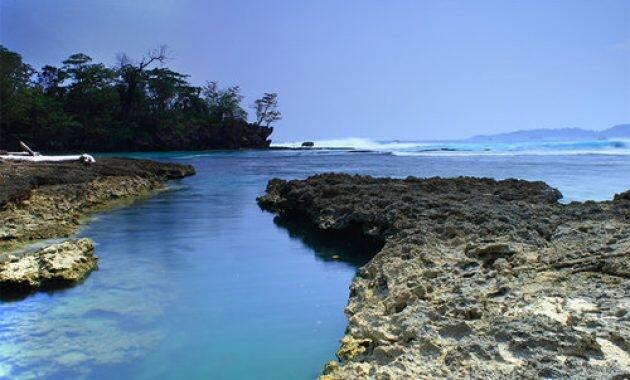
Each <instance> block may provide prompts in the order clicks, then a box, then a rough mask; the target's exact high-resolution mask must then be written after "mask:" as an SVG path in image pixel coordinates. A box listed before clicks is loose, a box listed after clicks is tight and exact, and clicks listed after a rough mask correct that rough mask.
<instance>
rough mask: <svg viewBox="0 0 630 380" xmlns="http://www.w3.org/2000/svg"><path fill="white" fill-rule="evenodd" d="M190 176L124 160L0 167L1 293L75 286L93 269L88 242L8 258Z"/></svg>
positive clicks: (188, 170) (176, 168)
mask: <svg viewBox="0 0 630 380" xmlns="http://www.w3.org/2000/svg"><path fill="white" fill-rule="evenodd" d="M194 173H195V170H194V168H193V167H192V166H190V165H179V164H171V163H162V162H156V161H149V160H135V159H127V158H99V159H98V160H97V162H96V164H94V165H92V166H84V165H83V164H80V163H78V162H57V163H29V162H2V161H0V270H2V272H1V273H0V290H3V292H7V289H13V288H16V287H26V288H37V287H39V286H40V285H41V284H42V283H47V282H48V283H52V282H55V283H60V284H62V283H68V284H71V283H75V282H78V281H80V280H81V279H82V278H83V277H84V276H85V275H87V273H89V272H90V271H91V270H92V269H93V268H94V267H95V265H96V256H94V255H93V254H92V245H91V243H89V241H85V240H79V241H67V242H65V243H63V244H62V245H60V246H58V245H53V246H50V247H48V248H45V249H43V250H40V251H37V252H35V253H30V254H25V255H21V256H20V257H21V258H18V257H17V256H15V255H9V254H8V252H9V251H11V250H14V249H15V248H18V247H21V246H24V245H26V244H28V243H31V242H34V241H36V240H39V239H50V238H64V237H68V236H70V235H72V234H73V233H75V232H76V231H77V229H78V228H79V226H80V224H81V220H82V218H84V217H86V216H88V215H89V214H91V213H92V212H94V211H98V210H101V209H103V208H107V207H111V206H112V205H115V204H117V203H118V202H120V201H125V200H128V199H132V198H137V197H140V196H146V195H149V194H151V192H153V191H155V190H158V189H160V188H162V187H163V185H164V183H165V181H166V180H169V179H177V178H183V177H185V176H189V175H192V174H194ZM46 268H50V270H48V269H46ZM46 270H48V272H46ZM46 273H49V274H50V275H48V274H46ZM20 275H23V277H19V276H20ZM18 278H22V280H19V281H18V280H16V279H18ZM58 279H65V280H67V281H56V280H58ZM53 280H54V281H53ZM16 284H20V285H19V286H15V285H16Z"/></svg>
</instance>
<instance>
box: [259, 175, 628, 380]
mask: <svg viewBox="0 0 630 380" xmlns="http://www.w3.org/2000/svg"><path fill="white" fill-rule="evenodd" d="M560 198H561V194H560V193H559V192H558V191H557V190H555V189H553V188H551V187H549V186H547V185H546V184H544V183H542V182H527V181H520V180H512V179H510V180H503V181H496V180H492V179H485V178H484V179H479V178H467V177H460V178H453V179H442V178H428V179H418V178H413V177H409V178H407V179H402V180H397V179H387V178H384V179H378V178H372V177H367V176H350V175H343V174H324V175H317V176H313V177H310V178H308V179H306V180H295V181H284V180H272V181H270V183H269V185H268V187H267V193H266V195H264V196H262V197H261V198H259V204H260V205H261V207H263V208H265V209H267V210H270V211H273V212H275V213H278V214H279V215H280V217H288V216H291V217H299V218H303V220H305V221H308V222H309V223H315V224H316V225H317V226H318V227H319V228H321V229H337V230H343V229H345V228H348V227H354V228H357V227H358V228H360V229H361V230H362V231H363V232H364V234H365V235H366V236H369V237H370V238H373V239H379V240H381V241H382V242H384V246H383V248H382V250H381V251H380V252H379V253H378V254H376V256H375V257H373V258H372V260H371V261H370V262H369V263H368V264H367V265H365V266H364V267H362V268H360V270H359V271H358V273H357V276H356V278H355V279H354V281H353V283H352V285H351V289H350V300H349V303H348V306H347V308H346V314H347V316H348V328H347V331H346V335H345V336H344V337H343V339H342V340H341V347H340V349H339V351H338V353H337V356H338V359H339V361H338V362H330V363H328V364H327V365H326V367H325V369H324V374H323V375H322V379H363V378H366V379H367V378H369V379H398V378H540V377H543V378H627V377H628V376H630V354H629V351H630V320H629V319H630V314H628V307H629V306H630V281H629V278H630V271H629V267H628V259H629V258H630V257H629V256H630V196H628V192H626V193H623V194H620V195H617V196H616V197H615V198H614V200H613V201H608V202H584V203H577V202H574V203H571V204H566V205H564V204H560V203H558V200H559V199H560Z"/></svg>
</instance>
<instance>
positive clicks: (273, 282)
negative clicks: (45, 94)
mask: <svg viewBox="0 0 630 380" xmlns="http://www.w3.org/2000/svg"><path fill="white" fill-rule="evenodd" d="M315 144H316V146H320V147H329V148H333V147H335V148H341V149H324V150H272V151H241V152H170V153H143V154H132V155H131V156H135V157H142V158H153V159H159V160H166V161H175V162H180V163H186V164H192V165H194V166H195V168H196V169H197V175H196V176H194V177H189V178H186V179H183V180H180V181H174V182H171V183H170V184H169V190H168V191H165V192H163V193H160V194H158V195H157V196H155V197H153V198H150V199H147V200H142V201H137V202H135V203H133V204H131V205H129V206H125V207H121V208H118V209H115V210H112V211H109V212H105V213H101V214H98V215H97V216H96V217H95V218H94V219H93V220H92V221H91V222H90V223H89V224H87V225H86V227H85V228H84V229H83V230H82V231H81V232H80V234H79V235H80V236H89V237H91V238H92V239H94V241H95V242H96V244H97V247H96V253H97V255H98V256H99V258H100V261H99V269H98V270H97V271H95V272H93V273H92V274H91V275H90V276H89V277H88V278H87V279H86V280H85V282H84V283H83V284H81V285H78V286H76V287H73V288H70V289H66V290H62V291H55V292H51V293H37V294H35V295H33V296H30V297H28V298H26V299H24V300H21V301H16V302H4V303H0V378H11V379H40V378H47V379H68V378H85V379H111V378H120V379H165V378H167V379H193V378H212V379H254V378H255V379H274V380H277V379H313V378H315V377H316V376H317V375H318V374H319V373H320V371H321V370H322V369H323V366H324V364H325V362H326V361H328V360H333V359H334V358H335V351H336V349H337V348H338V346H339V339H340V338H341V337H342V335H343V332H344V329H345V326H346V318H345V316H344V314H343V309H344V307H345V305H346V302H347V298H348V286H349V284H350V282H351V281H352V278H353V276H354V274H355V271H356V269H357V268H358V267H359V266H361V265H363V264H364V263H365V262H366V260H368V259H369V256H370V254H372V253H371V252H365V251H362V250H361V249H357V247H352V246H348V245H347V244H346V243H345V242H344V241H330V240H329V239H327V238H326V237H325V236H322V235H321V234H318V233H317V232H315V231H308V230H304V229H303V228H300V226H286V225H282V224H280V223H277V222H276V221H274V217H273V215H271V214H269V213H267V212H263V211H261V210H260V209H259V208H258V206H257V204H256V197H257V196H259V195H261V194H262V193H263V192H264V189H265V186H266V183H267V181H268V180H269V179H271V178H274V177H280V178H287V179H289V178H305V177H307V176H309V175H312V174H315V173H322V172H329V171H337V172H348V173H360V174H369V175H375V176H393V177H406V176H408V175H413V176H418V177H430V176H446V177H452V176H460V175H465V176H482V177H494V178H508V177H515V178H522V179H529V180H543V181H546V182H547V183H549V184H550V185H551V186H553V187H556V188H558V189H559V190H560V191H561V192H562V193H563V195H564V198H563V199H562V202H572V201H584V200H606V199H610V198H611V197H612V196H613V195H614V194H615V193H619V192H622V191H624V190H627V189H629V188H630V148H629V143H628V142H626V141H623V140H616V141H582V142H572V143H565V142H562V143H553V142H545V143H522V144H463V143H457V142H451V143H431V142H429V143H425V142H375V141H370V140H365V139H348V140H337V141H321V142H315ZM280 145H285V146H286V145H288V144H280ZM294 145H298V144H297V143H296V144H294ZM97 159H98V158H97Z"/></svg>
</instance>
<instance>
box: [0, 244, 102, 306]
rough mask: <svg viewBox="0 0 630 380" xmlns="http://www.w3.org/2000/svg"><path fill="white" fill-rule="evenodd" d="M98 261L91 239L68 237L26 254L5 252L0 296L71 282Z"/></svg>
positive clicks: (85, 273) (83, 274)
mask: <svg viewBox="0 0 630 380" xmlns="http://www.w3.org/2000/svg"><path fill="white" fill-rule="evenodd" d="M97 261H98V259H97V257H96V256H95V255H94V243H93V242H92V241H91V240H90V239H79V240H67V241H65V242H63V243H60V244H52V245H49V246H47V247H45V248H42V249H39V250H38V251H36V252H34V253H31V254H26V255H15V254H13V255H8V257H7V258H6V259H5V260H4V261H3V262H0V290H1V292H0V296H3V297H6V296H8V297H10V296H11V295H21V294H26V293H29V292H30V291H32V290H34V289H38V288H41V289H53V288H56V287H63V286H68V285H74V284H76V283H78V282H80V281H81V280H83V279H84V278H85V277H86V276H87V275H88V273H90V272H91V271H92V270H93V269H94V268H96V264H97Z"/></svg>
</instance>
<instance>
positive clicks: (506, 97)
mask: <svg viewBox="0 0 630 380" xmlns="http://www.w3.org/2000/svg"><path fill="white" fill-rule="evenodd" d="M0 4H1V6H0V12H1V13H0V41H1V43H2V44H4V45H6V46H7V47H8V48H10V49H13V50H17V51H18V52H20V53H22V54H23V56H24V57H25V59H26V61H27V62H29V63H31V64H33V65H35V66H36V67H41V66H42V65H44V64H46V63H56V64H58V63H59V62H60V61H61V60H62V59H64V58H65V57H67V56H68V55H70V54H71V53H75V52H78V51H81V52H85V53H86V54H88V55H90V56H92V57H93V58H95V59H96V60H102V61H104V62H106V63H113V62H114V61H115V57H116V54H117V53H119V52H127V53H128V54H129V55H131V56H135V57H140V56H141V55H142V54H143V53H144V52H145V51H146V50H148V49H149V48H151V47H154V46H157V45H159V44H166V45H168V46H169V48H170V49H171V51H172V57H173V59H172V60H171V61H170V62H169V65H170V66H171V67H174V68H175V69H177V70H180V71H182V72H185V73H188V74H190V75H191V81H192V82H193V83H197V84H201V83H203V82H204V81H206V80H218V81H219V82H220V83H222V84H224V85H233V84H238V85H240V86H241V87H242V88H243V90H244V94H245V95H246V97H247V103H248V104H250V103H251V102H252V101H253V99H254V98H255V97H256V96H258V95H259V94H261V93H262V92H264V91H276V92H279V94H280V102H281V109H282V111H283V113H284V120H283V121H282V122H280V123H279V124H278V126H277V130H276V133H274V137H275V139H276V140H297V139H322V138H340V137H349V136H357V137H369V138H375V139H437V138H458V137H466V136H469V135H473V134H479V133H494V132H504V131H511V130H515V129H524V128H539V127H569V126H575V127H583V128H592V129H603V128H606V127H609V126H612V125H614V124H619V123H623V122H630V1H626V0H619V1H601V0H584V1H578V0H567V1H506V0H497V1H446V0H445V1H418V0H409V1H403V0H399V1H384V0H382V1H373V0H361V1H342V0H339V1H329V0H323V1H322V0H318V1H291V0H285V1H276V0H267V1H227V0H226V1H220V2H219V1H186V0H177V1H175V0H145V1H122V0H121V1H107V0H98V1H96V0H95V1H87V0H47V1H44V0H40V1H34V0H0Z"/></svg>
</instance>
